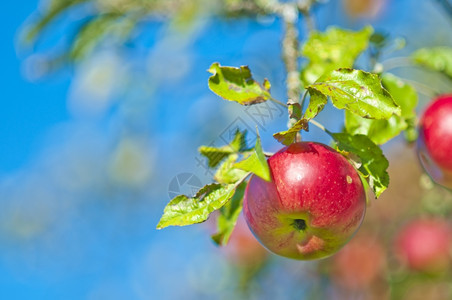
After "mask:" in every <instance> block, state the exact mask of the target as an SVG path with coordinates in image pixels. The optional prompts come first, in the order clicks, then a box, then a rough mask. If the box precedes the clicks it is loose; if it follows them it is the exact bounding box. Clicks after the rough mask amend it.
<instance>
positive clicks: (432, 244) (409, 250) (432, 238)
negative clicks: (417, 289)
mask: <svg viewBox="0 0 452 300" xmlns="http://www.w3.org/2000/svg"><path fill="white" fill-rule="evenodd" d="M451 244H452V231H451V227H450V226H449V224H448V223H447V222H445V221H443V220H434V219H431V220H415V221H411V222H410V223H409V224H407V225H406V226H405V227H403V228H402V230H401V231H400V232H399V234H398V235H397V238H396V242H395V247H396V254H397V257H398V258H399V260H400V261H401V263H402V264H404V265H406V266H407V267H408V268H410V269H412V270H418V271H425V272H439V271H442V270H447V269H448V268H449V263H450V260H451V257H450V255H451V253H450V251H451V249H452V248H451Z"/></svg>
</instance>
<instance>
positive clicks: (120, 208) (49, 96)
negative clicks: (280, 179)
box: [0, 0, 452, 299]
mask: <svg viewBox="0 0 452 300" xmlns="http://www.w3.org/2000/svg"><path fill="white" fill-rule="evenodd" d="M52 2H56V1H38V0H24V1H21V2H20V4H18V3H14V2H11V1H6V2H3V3H2V4H1V6H2V8H3V11H4V14H3V16H2V18H1V19H0V28H1V29H0V30H1V32H2V35H1V36H2V43H1V44H2V47H0V57H1V68H0V74H1V75H0V76H1V80H0V82H1V88H2V96H1V98H0V99H1V109H0V143H1V144H0V145H1V146H0V298H1V299H182V298H183V299H232V298H239V299H240V298H245V299H421V298H419V296H422V299H451V297H452V296H451V295H452V293H451V290H452V286H451V282H452V281H451V275H450V274H449V272H450V271H447V272H443V273H441V274H439V275H438V274H435V275H432V274H428V275H425V274H419V273H413V272H408V271H406V270H404V269H403V266H401V265H400V264H398V263H397V262H396V261H395V258H394V250H393V248H394V247H393V244H394V243H393V241H394V237H395V235H396V234H397V231H398V229H399V228H401V227H402V226H403V224H405V223H406V222H408V220H411V219H415V218H418V217H419V218H420V217H425V216H435V218H444V217H445V216H446V217H448V216H450V211H451V202H452V199H451V196H450V195H449V194H448V192H446V191H445V190H443V189H441V188H439V187H436V186H434V185H432V184H431V182H429V180H428V178H426V177H425V176H424V175H423V174H422V170H421V169H420V167H419V166H418V163H417V160H416V157H415V153H414V149H413V147H412V145H407V144H406V143H405V141H404V139H403V137H400V138H396V139H395V140H394V141H392V142H390V143H389V144H387V145H385V146H384V148H383V149H384V151H385V154H386V155H387V156H388V157H389V158H390V161H391V167H390V171H391V176H392V177H391V179H392V181H391V185H390V189H389V190H388V191H387V192H386V193H385V195H384V196H383V197H381V199H379V200H376V201H373V202H372V203H371V205H370V207H369V209H368V214H367V217H366V221H365V223H364V224H363V228H362V229H361V230H360V232H359V233H358V235H357V237H356V240H357V241H359V242H357V243H356V244H357V249H358V250H353V249H352V250H349V251H352V252H351V253H352V254H350V255H351V257H352V258H350V257H348V258H347V256H346V254H344V255H342V256H341V257H342V258H340V259H339V258H338V257H339V256H334V257H332V258H329V259H326V260H322V261H320V262H298V261H292V260H287V259H283V258H279V257H276V256H273V255H271V254H269V253H267V252H265V250H262V249H261V248H259V247H258V246H257V245H256V244H255V243H254V241H253V240H249V236H248V235H247V234H248V233H247V232H246V227H243V228H245V229H243V230H244V233H240V232H237V233H235V240H234V236H233V238H232V240H231V245H230V246H228V247H227V249H220V248H218V247H216V246H215V245H214V244H213V242H212V241H211V240H210V237H209V234H211V233H212V232H213V230H214V229H213V228H214V225H213V223H212V222H211V221H210V220H209V221H208V222H206V223H204V224H202V225H194V226H188V227H184V228H166V229H164V230H160V231H157V230H156V229H155V227H156V224H157V223H158V220H159V217H160V216H161V213H162V211H163V208H164V206H165V205H166V204H167V202H168V201H169V200H170V197H171V196H174V195H175V194H178V193H186V194H190V193H193V189H196V188H197V187H199V185H201V184H202V185H204V184H207V183H209V182H211V181H212V174H211V173H209V172H208V170H206V168H205V165H206V161H205V160H204V159H203V158H202V157H201V156H199V154H198V153H197V148H198V147H199V146H200V145H203V144H204V145H209V144H210V145H218V146H220V145H223V144H225V143H226V142H227V141H228V140H229V139H230V135H231V132H233V130H234V129H235V128H237V127H239V128H242V129H247V128H248V129H250V130H251V132H253V131H254V128H255V127H256V126H257V127H258V128H259V130H260V135H261V138H262V141H263V146H264V149H265V150H266V151H269V152H272V151H276V150H277V149H278V148H280V145H279V144H278V143H277V142H276V141H275V140H274V139H273V138H272V134H273V133H274V132H276V131H280V130H283V129H284V128H285V127H286V122H287V119H286V116H287V115H286V112H284V111H282V110H281V108H279V107H277V106H274V105H273V104H260V105H258V106H252V107H247V108H244V107H242V106H240V105H237V104H235V103H229V102H226V101H223V100H221V99H219V98H218V97H217V96H215V95H214V94H213V93H212V92H210V91H209V89H208V87H207V78H208V76H209V74H208V72H207V71H206V70H207V69H208V68H209V66H210V65H211V63H213V62H220V63H221V64H222V65H232V66H238V65H249V66H250V68H251V70H252V72H253V74H254V77H255V78H256V79H257V80H258V81H262V80H263V79H264V78H268V79H269V80H270V82H271V83H272V94H273V95H274V96H275V97H276V98H278V99H281V100H282V101H284V99H285V70H284V65H283V63H282V61H281V59H280V58H281V48H280V42H281V40H282V28H283V26H282V23H281V20H280V19H278V18H276V17H274V16H258V17H246V16H241V17H218V16H214V15H212V14H211V13H210V12H209V10H208V9H207V8H204V9H200V10H197V9H196V8H197V7H196V5H195V6H194V7H190V6H189V8H187V10H186V11H183V12H181V13H180V14H179V15H178V14H176V15H174V16H173V17H169V18H168V17H162V16H159V14H155V15H152V16H149V17H148V18H145V19H143V20H142V21H140V23H139V26H137V27H135V28H134V29H133V33H132V34H131V35H130V36H128V38H127V39H121V38H118V37H115V38H110V39H106V40H105V41H104V42H102V43H100V45H98V46H96V47H92V49H90V51H88V52H87V53H86V55H83V57H81V58H78V59H77V60H75V61H72V62H67V61H65V60H63V59H62V58H61V53H64V52H65V51H66V50H67V47H68V45H70V44H71V41H72V40H73V38H74V33H75V32H77V29H78V28H79V26H81V24H83V23H85V22H87V21H88V20H90V17H92V15H93V13H94V11H93V8H92V5H95V6H96V7H105V6H108V5H127V1H125V0H123V1H119V0H118V1H111V2H109V1H100V0H99V1H92V2H88V3H85V4H82V5H80V6H75V7H74V8H72V9H69V10H67V11H66V12H64V13H62V14H61V15H60V16H58V17H57V18H55V19H54V20H53V21H52V22H51V23H50V24H49V25H48V26H47V27H46V28H45V29H44V30H43V31H42V32H41V34H40V35H39V38H38V39H37V40H36V41H35V42H34V43H32V44H31V43H27V42H25V41H24V32H25V31H26V30H27V28H29V27H30V26H31V24H34V23H35V22H36V20H37V19H39V16H41V15H42V14H43V13H45V11H46V10H47V9H48V7H49V6H50V5H51V3H52ZM63 2H64V1H63ZM93 2H96V3H95V4H93ZM131 2H132V1H131ZM135 2H136V1H135ZM322 2H324V3H322V4H319V5H317V6H315V7H314V9H313V15H314V17H315V19H316V25H317V28H318V29H319V30H324V29H326V28H327V27H328V26H330V25H337V26H342V27H345V28H349V29H356V30H357V29H360V28H362V27H363V26H364V25H367V24H371V25H373V26H374V28H375V29H376V30H378V31H381V32H383V33H386V34H389V37H390V39H391V41H392V43H393V44H394V46H393V47H392V48H393V49H392V50H390V51H389V50H388V51H387V52H385V53H384V55H383V56H382V58H381V61H385V62H386V65H385V66H387V67H388V68H391V67H394V69H393V70H391V72H393V73H394V74H397V75H399V76H401V77H404V78H407V79H409V80H410V81H416V82H418V84H416V87H417V88H418V91H419V92H420V93H419V97H420V105H419V111H421V110H422V107H423V106H425V104H426V103H427V102H428V101H429V95H431V94H432V93H433V92H435V91H440V92H447V91H449V92H450V91H452V86H451V83H450V82H449V81H447V80H445V79H444V78H443V77H441V76H439V75H437V74H434V73H432V72H427V71H425V70H420V69H417V68H412V67H404V66H403V65H397V63H398V62H401V61H402V62H403V60H397V59H396V60H391V59H393V58H394V57H404V56H408V55H409V54H410V53H411V52H412V51H414V50H415V49H418V48H421V47H428V46H439V45H441V46H452V16H450V15H449V14H448V11H447V9H445V8H446V7H447V3H446V4H445V3H441V2H443V1H435V0H373V1H371V0H367V1H351V0H330V1H322ZM196 3H197V5H200V3H201V2H199V1H198V2H196ZM90 5H91V6H90ZM99 26H101V25H99ZM299 30H300V35H301V36H300V38H301V39H304V38H305V37H306V34H307V30H306V28H305V27H304V26H303V23H302V22H301V23H300V27H299ZM402 40H404V41H405V42H406V45H405V47H404V48H400V47H399V46H397V45H399V44H400V43H402ZM88 48H89V47H88ZM399 48H400V49H399ZM359 63H360V64H361V65H360V66H361V67H362V68H366V67H368V66H367V65H366V61H365V59H362V60H360V61H359ZM391 63H393V65H391ZM342 120H343V115H342V113H341V112H338V111H336V110H335V109H333V108H331V107H328V108H327V109H326V110H325V111H324V112H322V113H321V114H320V116H319V121H321V122H322V123H323V124H324V125H326V127H327V128H329V129H330V130H332V131H339V130H341V128H342ZM251 136H252V135H251ZM304 139H310V140H315V141H320V142H324V143H329V142H330V140H329V138H328V137H327V136H326V135H325V134H323V133H322V132H320V131H318V130H316V129H315V128H312V130H311V131H310V132H309V133H307V134H305V135H304ZM242 225H243V224H242ZM344 250H345V249H344ZM247 251H248V252H247ZM347 251H348V250H347ZM353 251H355V252H353ZM342 253H345V252H344V251H342ZM343 256H345V258H344V257H343ZM363 266H364V267H363ZM344 270H345V271H344ZM347 270H348V271H350V270H351V271H350V272H351V273H347V274H344V272H345V273H346V272H347ZM416 297H418V298H416Z"/></svg>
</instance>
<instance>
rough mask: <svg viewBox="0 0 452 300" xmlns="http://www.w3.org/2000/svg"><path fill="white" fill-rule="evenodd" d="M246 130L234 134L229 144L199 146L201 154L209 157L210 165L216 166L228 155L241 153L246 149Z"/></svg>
mask: <svg viewBox="0 0 452 300" xmlns="http://www.w3.org/2000/svg"><path fill="white" fill-rule="evenodd" d="M246 150H248V149H247V145H246V130H244V131H243V132H241V131H239V130H237V131H236V132H235V135H234V139H233V140H232V142H231V143H230V144H229V145H225V146H222V147H210V146H201V147H199V150H198V151H199V153H201V155H203V156H205V157H207V159H208V165H209V167H211V168H215V167H216V166H218V164H219V163H220V162H221V161H222V160H223V159H225V158H226V157H228V156H229V155H230V154H233V153H239V152H243V151H246Z"/></svg>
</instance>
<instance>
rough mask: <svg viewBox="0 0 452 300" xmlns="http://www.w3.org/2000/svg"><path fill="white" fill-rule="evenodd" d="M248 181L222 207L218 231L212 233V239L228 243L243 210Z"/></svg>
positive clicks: (216, 241) (222, 243) (218, 242)
mask: <svg viewBox="0 0 452 300" xmlns="http://www.w3.org/2000/svg"><path fill="white" fill-rule="evenodd" d="M245 189H246V182H243V183H241V184H240V185H239V186H238V187H237V189H236V190H235V194H234V196H233V197H232V199H231V201H229V202H228V203H226V204H225V205H224V206H223V207H222V208H221V209H220V214H219V215H218V220H217V232H216V233H215V234H213V235H212V240H213V241H214V242H215V243H216V244H217V245H221V246H224V245H226V244H227V243H228V241H229V237H230V236H231V233H232V231H233V230H234V227H235V224H236V223H237V219H238V217H239V215H240V212H241V211H242V204H243V195H244V194H245Z"/></svg>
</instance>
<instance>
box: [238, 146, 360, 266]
mask: <svg viewBox="0 0 452 300" xmlns="http://www.w3.org/2000/svg"><path fill="white" fill-rule="evenodd" d="M268 164H269V166H270V172H271V174H272V181H271V182H267V181H264V180H262V179H260V178H259V177H257V176H252V177H251V179H250V181H249V182H248V185H247V188H246V191H245V197H244V203H243V211H244V215H245V219H246V221H247V223H248V226H249V227H250V229H251V231H252V232H253V233H254V235H255V236H256V238H257V239H258V240H259V241H260V242H261V243H262V244H263V245H264V246H265V247H266V248H267V249H269V250H270V251H272V252H274V253H276V254H279V255H282V256H285V257H289V258H294V259H304V260H307V259H317V258H322V257H326V256H329V255H332V254H333V253H335V252H336V251H338V250H339V249H340V248H341V247H342V246H344V245H345V244H346V243H347V242H348V241H349V240H350V238H351V237H352V235H353V234H354V233H355V232H356V231H357V229H358V228H359V226H360V224H361V222H362V220H363V217H364V214H365V210H366V195H365V191H364V188H363V185H362V182H361V179H360V177H359V175H358V173H357V171H356V170H355V169H354V167H353V166H352V165H351V164H350V163H349V162H348V161H347V159H345V158H344V157H343V156H342V155H341V154H339V153H338V152H337V151H335V150H334V149H332V148H330V147H328V146H326V145H323V144H320V143H314V142H300V143H294V144H292V145H290V146H288V147H285V148H283V149H281V150H280V151H279V152H277V153H276V154H274V155H273V156H272V157H270V158H269V159H268Z"/></svg>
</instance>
